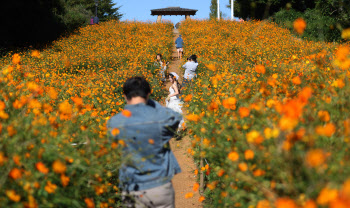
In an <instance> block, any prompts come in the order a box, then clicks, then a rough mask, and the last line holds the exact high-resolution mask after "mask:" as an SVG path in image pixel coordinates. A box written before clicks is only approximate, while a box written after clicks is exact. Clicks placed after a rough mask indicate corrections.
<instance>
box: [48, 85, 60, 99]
mask: <svg viewBox="0 0 350 208" xmlns="http://www.w3.org/2000/svg"><path fill="white" fill-rule="evenodd" d="M47 94H49V96H50V98H51V99H53V100H55V99H57V97H58V93H57V92H56V90H55V88H54V87H50V88H49V90H48V92H47Z"/></svg>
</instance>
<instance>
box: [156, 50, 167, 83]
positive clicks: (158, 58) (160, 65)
mask: <svg viewBox="0 0 350 208" xmlns="http://www.w3.org/2000/svg"><path fill="white" fill-rule="evenodd" d="M162 58H163V56H162V54H159V53H158V54H157V56H156V61H155V62H154V65H155V66H156V67H157V68H158V69H160V71H159V74H160V77H161V80H162V82H165V81H166V77H165V72H166V69H167V65H168V63H169V62H167V63H164V62H163V59H162Z"/></svg>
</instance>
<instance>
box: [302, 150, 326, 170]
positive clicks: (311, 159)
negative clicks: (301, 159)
mask: <svg viewBox="0 0 350 208" xmlns="http://www.w3.org/2000/svg"><path fill="white" fill-rule="evenodd" d="M325 161H326V154H325V153H324V152H323V150H321V149H314V150H310V151H308V152H307V154H306V164H307V165H308V166H310V167H313V168H314V167H318V166H320V165H322V164H323V163H324V162H325Z"/></svg>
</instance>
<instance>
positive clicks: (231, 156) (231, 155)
mask: <svg viewBox="0 0 350 208" xmlns="http://www.w3.org/2000/svg"><path fill="white" fill-rule="evenodd" d="M227 157H228V159H230V160H232V161H237V160H238V159H239V155H238V153H237V152H234V151H232V152H230V153H229V154H228V155H227Z"/></svg>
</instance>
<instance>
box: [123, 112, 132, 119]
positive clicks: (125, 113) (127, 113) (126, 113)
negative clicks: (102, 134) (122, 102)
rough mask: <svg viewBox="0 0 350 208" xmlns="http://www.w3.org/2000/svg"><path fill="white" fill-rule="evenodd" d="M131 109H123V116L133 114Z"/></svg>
mask: <svg viewBox="0 0 350 208" xmlns="http://www.w3.org/2000/svg"><path fill="white" fill-rule="evenodd" d="M131 114H132V113H131V111H129V110H123V111H122V115H123V116H125V117H127V118H129V117H130V116H131Z"/></svg>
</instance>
